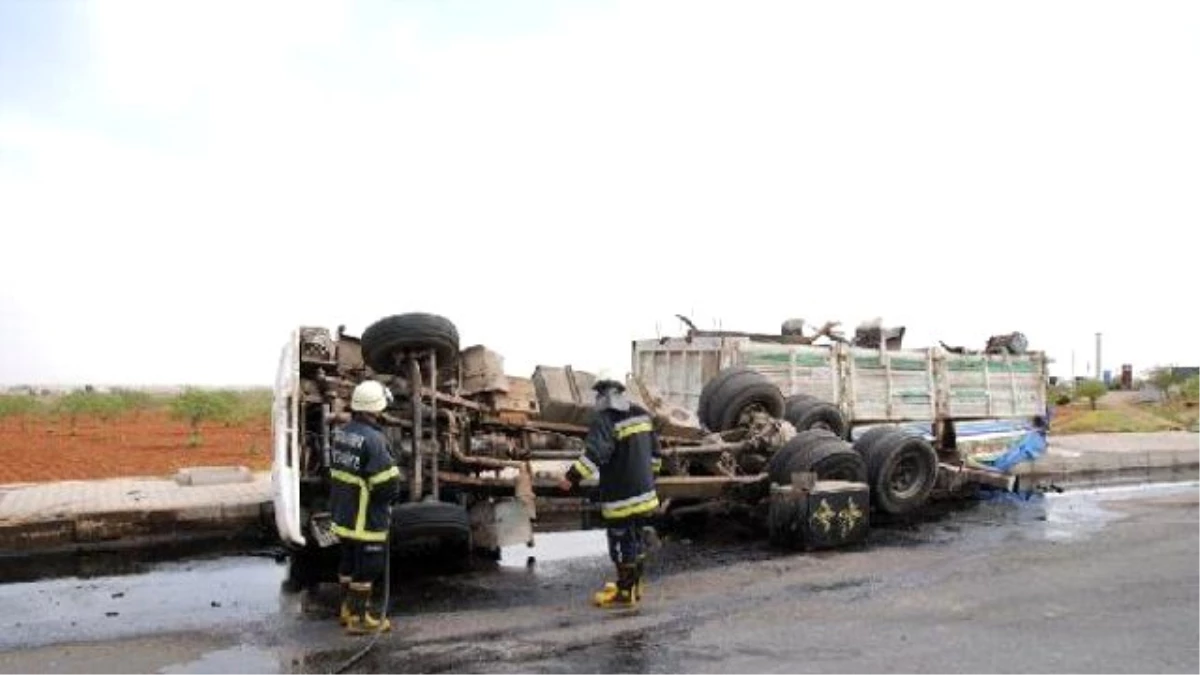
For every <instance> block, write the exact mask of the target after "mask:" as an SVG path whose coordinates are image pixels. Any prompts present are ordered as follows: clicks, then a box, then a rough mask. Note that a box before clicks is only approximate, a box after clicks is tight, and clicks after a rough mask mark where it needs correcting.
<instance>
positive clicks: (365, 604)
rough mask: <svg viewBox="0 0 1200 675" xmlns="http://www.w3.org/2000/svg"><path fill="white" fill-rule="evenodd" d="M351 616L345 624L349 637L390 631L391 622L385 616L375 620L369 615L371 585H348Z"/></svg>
mask: <svg viewBox="0 0 1200 675" xmlns="http://www.w3.org/2000/svg"><path fill="white" fill-rule="evenodd" d="M350 597H351V614H350V620H349V621H348V622H347V623H346V632H347V633H349V634H350V635H371V634H373V633H386V632H388V631H390V630H392V622H391V620H390V619H388V618H387V617H386V616H384V617H379V618H376V617H375V616H373V615H372V614H371V610H370V606H371V584H369V583H365V584H363V583H352V584H350Z"/></svg>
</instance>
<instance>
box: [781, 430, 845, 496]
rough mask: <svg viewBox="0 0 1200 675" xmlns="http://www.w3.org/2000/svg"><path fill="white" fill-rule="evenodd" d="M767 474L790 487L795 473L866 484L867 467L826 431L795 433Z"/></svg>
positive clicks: (838, 439) (839, 440)
mask: <svg viewBox="0 0 1200 675" xmlns="http://www.w3.org/2000/svg"><path fill="white" fill-rule="evenodd" d="M772 459H773V460H774V462H773V466H772V467H771V471H770V473H769V474H768V475H769V477H770V479H771V481H772V482H775V483H779V484H780V485H789V484H791V482H792V474H793V473H800V472H805V471H811V472H812V473H815V474H817V479H818V480H846V481H852V482H856V483H865V482H867V464H866V462H864V461H863V458H862V457H860V456H859V454H858V453H857V452H854V449H853V448H851V447H850V444H849V443H847V442H845V441H843V440H842V439H840V438H838V437H837V436H835V435H833V433H832V432H830V431H827V430H825V429H809V430H807V431H803V432H801V433H799V434H796V436H794V437H793V438H792V440H790V441H788V442H787V443H786V444H785V445H784V446H783V447H782V448H780V450H779V452H778V453H776V456H775V457H774V458H772Z"/></svg>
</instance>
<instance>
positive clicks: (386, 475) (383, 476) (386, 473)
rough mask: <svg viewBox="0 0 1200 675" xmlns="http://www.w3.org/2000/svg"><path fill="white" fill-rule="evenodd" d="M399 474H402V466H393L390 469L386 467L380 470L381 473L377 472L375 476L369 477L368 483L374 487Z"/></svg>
mask: <svg viewBox="0 0 1200 675" xmlns="http://www.w3.org/2000/svg"><path fill="white" fill-rule="evenodd" d="M399 475H400V467H398V466H393V467H392V468H390V469H384V470H383V471H380V472H379V473H377V474H375V475H374V476H371V477H370V478H368V479H367V485H370V486H371V487H374V486H376V485H379V484H380V483H382V482H384V481H386V480H388V479H390V478H395V477H397V476H399Z"/></svg>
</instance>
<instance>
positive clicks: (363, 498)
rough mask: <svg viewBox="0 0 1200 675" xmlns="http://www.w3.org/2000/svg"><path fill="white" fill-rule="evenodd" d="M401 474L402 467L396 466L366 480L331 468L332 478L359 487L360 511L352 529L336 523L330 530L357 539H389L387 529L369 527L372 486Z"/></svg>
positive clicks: (338, 534) (344, 536)
mask: <svg viewBox="0 0 1200 675" xmlns="http://www.w3.org/2000/svg"><path fill="white" fill-rule="evenodd" d="M399 475H400V469H399V468H398V467H395V466H393V467H391V468H388V469H384V470H383V471H380V472H379V473H377V474H375V475H373V476H371V477H370V478H368V479H366V480H364V479H363V478H362V477H361V476H356V475H354V474H352V473H349V472H347V471H341V470H339V469H330V470H329V477H330V478H332V479H333V480H336V481H338V482H340V483H346V484H348V485H353V486H354V487H357V488H358V513H357V515H356V516H355V518H354V529H353V530H352V529H350V528H348V527H343V526H341V525H338V524H336V523H335V524H333V525H332V526H331V527H330V528H329V529H330V531H331V532H333V533H334V534H336V535H337V536H339V537H342V538H345V539H354V540H356V541H387V536H388V533H387V531H386V530H383V531H380V530H368V529H367V508H368V506H369V505H370V503H371V488H372V487H374V486H376V485H379V484H380V483H382V482H384V481H386V480H388V479H390V478H392V477H395V476H399Z"/></svg>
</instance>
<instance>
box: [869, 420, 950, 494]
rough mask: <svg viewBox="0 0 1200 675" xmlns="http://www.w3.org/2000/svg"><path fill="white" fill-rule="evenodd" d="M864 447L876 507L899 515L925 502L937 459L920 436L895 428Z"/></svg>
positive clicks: (932, 480) (931, 484) (934, 477)
mask: <svg viewBox="0 0 1200 675" xmlns="http://www.w3.org/2000/svg"><path fill="white" fill-rule="evenodd" d="M864 450H865V452H866V460H867V473H868V476H869V478H870V483H869V484H870V486H871V501H872V502H874V504H875V506H876V508H878V509H879V510H881V511H883V512H884V513H889V514H891V515H903V514H905V513H909V512H911V511H913V510H914V509H917V508H920V507H921V506H922V505H923V504H925V502H926V501H928V499H929V493H930V492H932V491H933V487H934V484H935V483H936V481H937V470H938V458H937V453H936V452H934V450H933V446H932V445H930V444H929V443H928V442H927V441H926V440H925V439H924V438H921V437H920V436H914V435H912V434H911V433H910V432H908V431H905V430H902V429H897V430H894V431H892V432H891V433H889V434H886V435H884V436H881V437H879V438H877V439H876V440H875V442H874V443H872V444H871V445H870V447H866V448H864Z"/></svg>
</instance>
